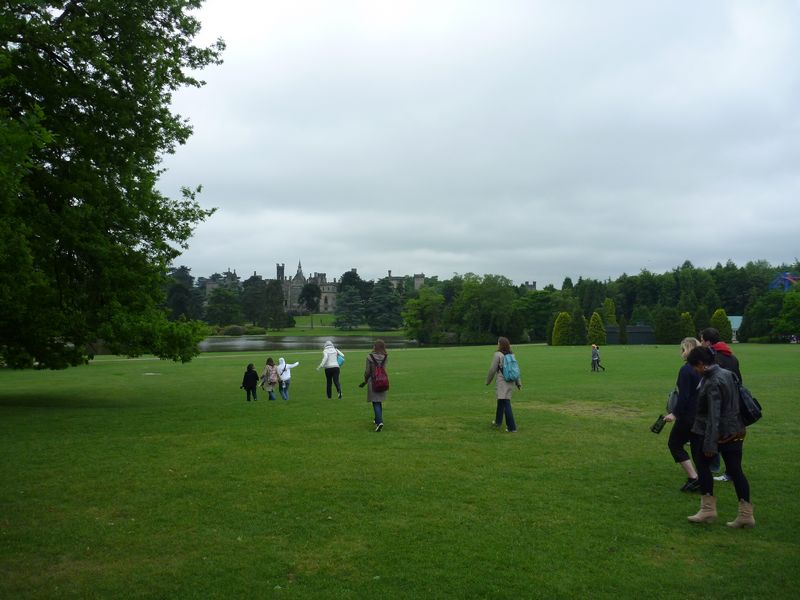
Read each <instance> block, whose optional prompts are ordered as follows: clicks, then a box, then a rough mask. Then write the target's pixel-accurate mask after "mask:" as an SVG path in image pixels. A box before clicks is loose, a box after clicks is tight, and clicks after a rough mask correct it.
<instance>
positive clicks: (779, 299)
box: [736, 290, 783, 342]
mask: <svg viewBox="0 0 800 600" xmlns="http://www.w3.org/2000/svg"><path fill="white" fill-rule="evenodd" d="M782 309H783V292H780V291H777V290H773V291H771V292H769V293H768V294H765V295H763V296H761V297H760V298H759V299H758V300H756V301H755V302H753V303H752V304H751V305H750V306H749V307H748V308H747V310H746V311H745V313H744V318H743V319H742V326H741V327H740V328H739V331H738V333H737V336H736V337H737V339H738V340H739V341H741V342H748V341H752V340H753V339H759V340H762V341H767V340H769V339H771V338H774V335H773V331H774V330H775V325H776V324H777V322H778V318H779V316H780V313H781V310H782Z"/></svg>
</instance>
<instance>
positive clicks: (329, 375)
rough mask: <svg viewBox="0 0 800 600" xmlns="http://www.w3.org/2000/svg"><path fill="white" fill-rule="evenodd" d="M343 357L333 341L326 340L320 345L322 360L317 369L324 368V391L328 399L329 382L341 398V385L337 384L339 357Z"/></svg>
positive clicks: (329, 391) (329, 396)
mask: <svg viewBox="0 0 800 600" xmlns="http://www.w3.org/2000/svg"><path fill="white" fill-rule="evenodd" d="M340 356H341V357H342V358H344V354H342V353H341V352H340V351H339V349H338V348H336V347H335V346H334V345H333V342H332V341H330V340H328V341H327V342H325V345H324V346H323V347H322V361H321V362H320V363H319V366H318V367H317V371H319V370H320V369H322V368H323V367H324V368H325V393H326V394H327V395H328V400H330V399H331V383H333V385H335V386H336V392H337V393H338V394H339V399H340V400H341V399H342V386H340V385H339V357H340Z"/></svg>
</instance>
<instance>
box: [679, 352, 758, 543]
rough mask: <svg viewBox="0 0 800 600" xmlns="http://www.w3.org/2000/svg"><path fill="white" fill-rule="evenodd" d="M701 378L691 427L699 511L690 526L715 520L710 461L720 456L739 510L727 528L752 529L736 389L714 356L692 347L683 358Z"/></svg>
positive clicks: (731, 375) (742, 424)
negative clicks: (698, 480) (699, 495)
mask: <svg viewBox="0 0 800 600" xmlns="http://www.w3.org/2000/svg"><path fill="white" fill-rule="evenodd" d="M686 362H688V363H689V364H690V365H691V366H692V367H694V369H695V371H697V373H698V374H699V375H700V376H701V377H702V378H703V379H702V383H701V385H700V393H699V395H698V396H697V412H696V414H695V419H694V424H693V425H692V455H693V457H694V463H695V465H696V466H697V475H698V478H699V479H700V493H701V494H702V496H701V497H700V510H699V511H698V512H697V513H696V514H694V515H692V516H691V517H687V518H688V519H689V521H690V522H692V523H712V522H714V521H715V520H716V518H717V499H716V498H715V497H714V478H713V477H712V475H711V459H712V458H713V457H714V456H715V455H717V454H721V455H722V459H723V460H724V461H725V469H726V471H727V473H728V476H729V477H730V479H731V481H733V486H734V488H735V490H736V496H737V497H738V499H739V510H738V514H737V516H736V519H735V520H734V521H730V522H728V527H734V528H742V527H753V526H754V525H755V524H756V522H755V519H754V518H753V505H752V504H750V483H749V482H748V481H747V477H746V476H745V474H744V471H742V452H743V447H744V438H745V436H746V435H747V429H746V428H745V425H744V422H743V421H742V417H741V416H740V414H739V386H738V384H737V382H736V377H735V375H734V374H733V373H732V372H731V371H728V370H726V369H723V368H722V367H720V366H719V365H718V364H716V363H715V358H714V354H713V353H712V352H711V351H710V350H709V349H708V348H704V347H699V348H695V349H694V350H692V351H691V352H689V355H688V356H687V358H686Z"/></svg>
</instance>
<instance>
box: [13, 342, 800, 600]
mask: <svg viewBox="0 0 800 600" xmlns="http://www.w3.org/2000/svg"><path fill="white" fill-rule="evenodd" d="M735 350H736V353H737V355H738V356H739V358H740V360H741V364H742V372H743V374H744V377H745V383H746V384H747V385H748V387H750V388H751V389H752V390H753V392H754V393H755V394H756V396H757V397H758V398H759V399H760V400H761V401H762V404H763V406H764V410H765V416H764V418H763V419H762V421H761V422H759V423H757V424H756V425H754V426H753V427H752V428H751V431H750V434H749V435H748V438H747V441H746V443H745V462H744V466H745V471H746V473H747V475H748V477H749V479H750V483H751V487H752V501H753V504H754V506H755V517H756V520H757V526H756V528H755V529H753V530H730V529H728V528H727V527H725V524H724V522H725V520H730V519H732V518H733V517H734V516H735V513H736V498H735V495H734V491H733V487H732V484H730V483H727V484H718V485H717V488H716V493H717V496H718V498H719V500H718V508H719V511H720V522H718V523H716V524H714V525H700V526H697V525H691V524H689V523H687V521H686V516H687V515H689V514H693V513H694V512H695V511H696V510H697V508H698V506H699V496H698V495H696V494H694V495H688V494H684V493H680V492H679V491H678V488H679V487H680V486H681V485H682V483H683V481H684V477H683V475H682V471H681V470H680V468H679V467H678V466H676V465H675V464H674V463H673V462H672V459H671V457H670V455H669V452H668V451H667V448H666V442H667V435H668V428H666V429H665V430H664V432H662V434H661V435H654V434H652V433H650V432H649V430H648V428H649V426H650V424H651V423H652V421H653V420H654V419H655V417H656V416H657V415H658V414H659V412H660V411H661V410H662V408H663V404H664V401H665V400H666V394H667V392H668V391H669V390H670V389H671V388H672V386H673V385H674V382H675V376H676V374H677V371H678V368H679V367H680V358H679V355H678V349H677V347H652V346H648V347H624V346H619V347H611V346H609V347H604V348H603V349H602V355H603V364H604V365H605V366H606V367H607V369H608V370H607V371H606V372H601V373H591V372H590V370H589V365H590V351H589V349H588V348H548V347H545V346H518V347H516V353H517V357H518V359H519V362H520V365H521V367H522V373H523V380H524V383H525V387H524V389H523V391H522V392H521V393H519V394H518V396H516V397H515V398H514V412H515V416H516V419H517V423H518V425H519V433H517V434H506V433H501V432H498V431H494V430H492V429H491V428H490V426H489V422H490V421H491V420H492V418H493V416H494V395H493V391H492V390H493V388H487V387H485V386H484V377H485V375H486V370H487V368H488V365H489V361H490V359H491V353H492V348H489V347H481V348H448V349H408V350H396V351H392V352H391V359H390V364H389V375H390V377H391V382H392V389H391V390H390V392H389V400H388V401H387V402H386V404H385V407H384V420H385V423H386V427H385V429H384V431H383V432H382V433H374V432H373V431H372V426H371V420H372V413H371V407H370V406H369V405H368V404H367V403H366V402H365V393H364V391H363V390H360V389H358V388H357V383H358V382H359V381H360V371H361V369H362V367H363V356H364V352H362V351H350V352H348V357H347V358H348V360H347V362H346V363H345V367H344V369H343V374H342V379H343V383H344V393H345V397H344V399H343V400H341V401H337V400H327V399H326V398H325V394H324V375H323V374H322V372H317V371H315V370H314V368H315V367H316V365H317V364H318V363H319V359H320V358H321V354H320V352H319V351H302V352H295V353H291V354H286V358H287V359H289V360H300V361H301V365H300V367H298V368H297V369H295V370H294V371H293V378H292V382H293V383H292V387H291V400H290V402H288V403H284V402H282V401H277V402H267V401H266V398H265V397H260V398H259V401H258V402H256V403H247V402H245V401H244V392H242V391H241V390H239V383H240V382H241V377H242V373H243V371H244V367H245V365H246V364H247V363H248V362H254V363H256V365H257V366H259V367H260V365H262V364H263V362H264V359H265V358H266V355H265V354H264V353H258V354H215V355H211V354H206V355H202V356H201V357H199V358H198V359H196V360H195V361H193V362H192V363H189V364H187V365H180V364H174V363H170V362H161V361H158V360H151V359H138V360H124V359H117V358H113V357H102V358H100V359H98V360H96V361H95V362H93V363H92V364H91V365H89V366H86V367H80V368H76V369H70V370H67V371H61V372H49V371H47V372H15V371H9V370H0V452H2V458H3V460H2V467H1V470H0V476H1V479H0V481H2V487H1V488H0V597H1V598H352V599H359V600H360V599H364V598H416V599H419V598H437V599H439V598H459V599H463V598H468V599H471V598H515V599H516V598H641V597H650V598H690V597H697V598H745V597H747V598H770V599H775V600H777V599H782V598H790V597H796V595H797V588H798V583H800V575H798V567H800V510H798V509H800V494H799V492H800V489H798V488H799V487H800V486H798V483H799V482H800V479H799V478H798V475H800V470H799V469H798V465H799V464H800V435H798V433H800V424H799V423H800V419H799V418H798V417H799V416H800V410H799V409H798V403H797V397H798V391H799V390H800V370H798V365H800V346H788V345H786V346H751V345H738V346H736V347H735ZM276 358H277V357H276ZM264 396H265V395H264ZM668 427H669V426H668Z"/></svg>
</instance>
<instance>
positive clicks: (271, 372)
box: [261, 356, 278, 400]
mask: <svg viewBox="0 0 800 600" xmlns="http://www.w3.org/2000/svg"><path fill="white" fill-rule="evenodd" d="M276 383H278V369H277V368H276V367H275V361H274V360H272V357H271V356H270V357H269V358H268V359H267V363H266V364H265V365H264V370H263V371H261V389H262V390H266V391H267V393H268V394H269V399H270V400H275V391H274V390H275V384H276Z"/></svg>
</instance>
